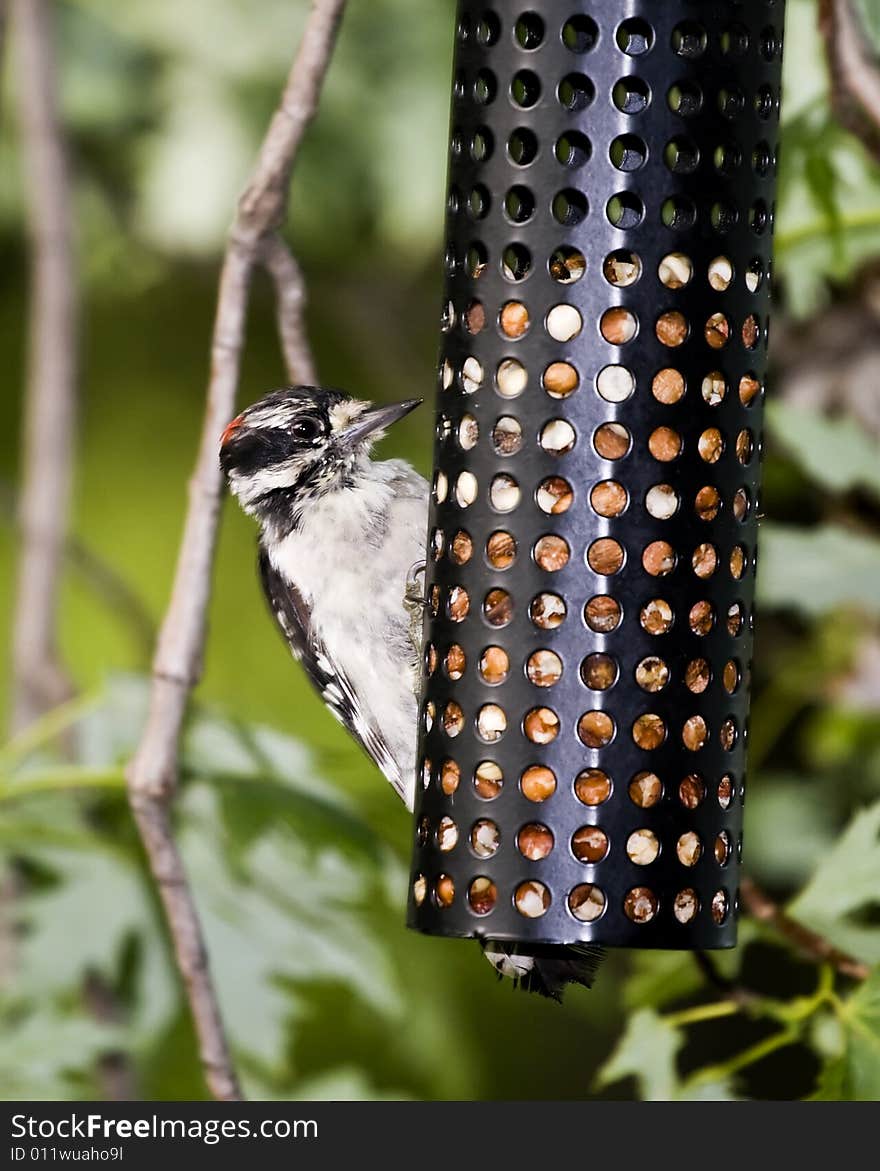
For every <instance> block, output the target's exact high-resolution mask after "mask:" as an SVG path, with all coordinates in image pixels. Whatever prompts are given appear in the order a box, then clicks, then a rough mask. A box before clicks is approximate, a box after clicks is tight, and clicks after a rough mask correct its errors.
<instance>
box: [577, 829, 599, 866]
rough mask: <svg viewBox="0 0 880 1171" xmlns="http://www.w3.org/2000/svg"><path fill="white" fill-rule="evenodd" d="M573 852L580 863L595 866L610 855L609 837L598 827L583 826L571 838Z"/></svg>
mask: <svg viewBox="0 0 880 1171" xmlns="http://www.w3.org/2000/svg"><path fill="white" fill-rule="evenodd" d="M571 852H572V854H574V856H575V858H577V860H578V862H587V863H590V864H591V865H595V864H596V863H597V862H601V861H602V859H603V858H604V857H605V856H606V855H607V853H608V835H607V834H606V833H605V831H604V830H602V829H599V827H598V826H597V825H582V826H581V828H580V829H576V830H575V831H574V833H573V834H572V836H571Z"/></svg>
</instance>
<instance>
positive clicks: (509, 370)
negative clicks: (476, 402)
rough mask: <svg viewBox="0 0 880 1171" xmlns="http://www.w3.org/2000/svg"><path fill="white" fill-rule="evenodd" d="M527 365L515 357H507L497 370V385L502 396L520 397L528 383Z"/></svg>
mask: <svg viewBox="0 0 880 1171" xmlns="http://www.w3.org/2000/svg"><path fill="white" fill-rule="evenodd" d="M528 380H529V376H528V374H527V373H526V368H525V366H523V365H522V363H520V362H517V361H515V359H513V358H505V359H504V361H503V362H500V363H499V365H498V369H497V371H496V372H495V385H496V386H497V387H498V393H499V394H500V395H501V397H502V398H518V397H519V395H521V394H522V392H523V391H524V390H525V388H526V386H527V384H528Z"/></svg>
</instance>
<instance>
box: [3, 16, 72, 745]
mask: <svg viewBox="0 0 880 1171" xmlns="http://www.w3.org/2000/svg"><path fill="white" fill-rule="evenodd" d="M13 16H14V20H15V32H16V48H17V50H18V90H19V101H18V107H19V120H20V123H21V143H22V156H23V164H24V175H25V182H26V185H27V199H26V200H25V206H26V209H27V219H28V231H29V235H30V238H31V292H30V299H31V303H30V314H29V320H30V339H29V346H28V367H29V371H28V388H27V397H26V400H25V408H24V471H23V481H24V482H23V486H22V491H21V498H20V510H19V526H20V533H21V560H20V566H19V573H18V585H17V593H16V603H15V611H14V616H13V638H12V672H13V678H12V729H13V731H16V730H18V729H20V728H22V727H24V725H25V724H28V723H30V721H31V720H33V719H35V718H36V717H37V716H39V715H41V714H42V713H43V712H44V711H46V710H47V709H48V708H50V707H53V706H54V705H55V704H57V703H60V702H61V701H62V700H64V699H66V698H68V696H69V695H70V694H71V687H70V683H69V681H68V679H67V676H66V674H65V672H64V669H63V668H62V666H61V663H60V662H59V658H58V651H57V647H56V615H57V608H58V590H59V581H60V577H61V573H60V570H61V560H62V555H63V549H64V541H65V535H66V530H67V520H68V512H69V504H70V485H71V478H72V466H73V443H74V434H73V433H74V426H75V415H76V380H77V336H76V333H77V294H76V280H75V275H74V259H73V223H72V217H71V190H70V176H69V174H68V167H67V158H66V152H65V148H64V138H63V131H62V127H61V121H60V116H59V111H58V93H57V84H56V78H57V71H56V68H55V54H54V50H53V44H52V23H51V19H50V13H49V8H48V4H47V2H46V0H14V5H13Z"/></svg>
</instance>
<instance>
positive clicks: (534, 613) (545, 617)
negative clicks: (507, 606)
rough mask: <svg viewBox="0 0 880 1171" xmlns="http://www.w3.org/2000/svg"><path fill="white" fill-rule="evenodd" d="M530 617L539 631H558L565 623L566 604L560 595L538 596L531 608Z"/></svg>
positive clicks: (533, 600)
mask: <svg viewBox="0 0 880 1171" xmlns="http://www.w3.org/2000/svg"><path fill="white" fill-rule="evenodd" d="M529 617H530V618H531V620H532V622H534V624H535V626H537V627H538V629H539V630H556V629H557V627H559V626H561V625H562V623H563V622H564V621H565V602H564V601H563V600H562V598H560V597H559V595H558V594H538V596H537V597H535V598H533V599H532V603H531V605H530V606H529Z"/></svg>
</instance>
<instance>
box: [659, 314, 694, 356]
mask: <svg viewBox="0 0 880 1171" xmlns="http://www.w3.org/2000/svg"><path fill="white" fill-rule="evenodd" d="M654 332H655V333H656V334H657V340H658V341H659V342H660V343H661V344H662V345H664V346H669V347H670V348H671V349H674V348H675V347H676V346H680V345H682V343H683V342H685V341H687V335H688V323H687V318H686V317H685V315H684V314H683V313H679V312H678V311H673V312H669V313H661V315H660V316H659V317H658V318H657V322H656V325H655V326H654Z"/></svg>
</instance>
